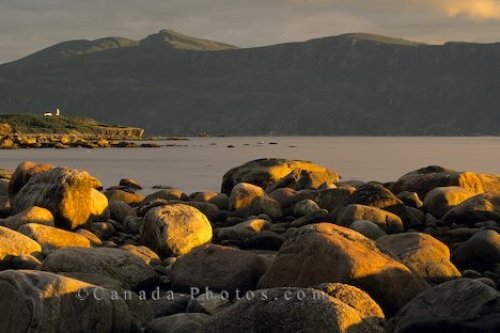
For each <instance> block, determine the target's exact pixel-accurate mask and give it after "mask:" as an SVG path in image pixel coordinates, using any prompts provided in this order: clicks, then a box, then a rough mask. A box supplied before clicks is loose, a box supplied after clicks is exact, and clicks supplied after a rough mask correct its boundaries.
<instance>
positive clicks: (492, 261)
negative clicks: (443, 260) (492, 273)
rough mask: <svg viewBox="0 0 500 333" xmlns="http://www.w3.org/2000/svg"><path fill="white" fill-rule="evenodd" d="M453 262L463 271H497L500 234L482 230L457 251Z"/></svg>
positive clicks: (499, 259) (499, 257)
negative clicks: (470, 269)
mask: <svg viewBox="0 0 500 333" xmlns="http://www.w3.org/2000/svg"><path fill="white" fill-rule="evenodd" d="M453 262H454V263H456V264H457V265H458V266H459V267H460V268H462V269H466V268H472V269H478V270H485V269H495V265H498V264H499V263H500V234H499V233H498V232H496V231H495V230H481V231H480V232H478V233H477V234H475V235H474V236H472V237H471V238H469V239H468V240H467V241H466V242H464V243H463V244H461V245H460V246H459V247H457V248H456V249H455V251H454V252H453Z"/></svg>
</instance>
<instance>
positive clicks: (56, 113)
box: [43, 108, 61, 117]
mask: <svg viewBox="0 0 500 333" xmlns="http://www.w3.org/2000/svg"><path fill="white" fill-rule="evenodd" d="M60 115H61V110H59V108H57V109H56V112H54V113H52V112H45V113H44V114H43V116H44V117H53V116H56V117H59V116H60Z"/></svg>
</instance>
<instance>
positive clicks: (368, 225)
mask: <svg viewBox="0 0 500 333" xmlns="http://www.w3.org/2000/svg"><path fill="white" fill-rule="evenodd" d="M349 229H352V230H354V231H357V232H359V233H360V234H362V235H363V236H365V237H367V238H370V239H373V240H377V239H379V238H380V237H382V236H385V235H387V234H386V233H385V231H384V230H382V229H381V228H380V227H379V226H378V225H376V224H375V223H373V222H372V221H367V220H358V221H354V222H353V223H352V224H351V225H350V226H349Z"/></svg>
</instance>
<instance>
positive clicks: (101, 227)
mask: <svg viewBox="0 0 500 333" xmlns="http://www.w3.org/2000/svg"><path fill="white" fill-rule="evenodd" d="M116 225H117V226H121V225H120V224H118V223H117V224H116ZM90 231H92V232H93V233H94V235H96V236H97V237H99V239H110V238H111V237H113V236H115V235H116V228H115V226H114V225H113V223H111V222H93V223H92V224H90Z"/></svg>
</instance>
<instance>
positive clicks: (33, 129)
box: [0, 114, 144, 140]
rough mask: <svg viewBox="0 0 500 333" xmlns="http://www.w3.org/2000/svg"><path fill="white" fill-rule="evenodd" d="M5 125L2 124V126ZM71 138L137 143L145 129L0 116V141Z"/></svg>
mask: <svg viewBox="0 0 500 333" xmlns="http://www.w3.org/2000/svg"><path fill="white" fill-rule="evenodd" d="M2 122H4V123H2ZM63 135H66V136H68V135H69V136H72V137H78V138H82V139H96V138H102V139H106V140H140V139H142V138H143V136H144V129H142V128H138V127H126V126H118V125H116V126H111V125H106V124H100V123H98V122H97V121H95V120H94V119H90V118H67V117H62V116H61V117H55V116H54V117H44V116H40V115H34V114H19V115H15V114H7V115H0V138H2V137H7V136H11V137H14V136H15V137H23V138H39V139H41V138H44V137H60V136H63Z"/></svg>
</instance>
